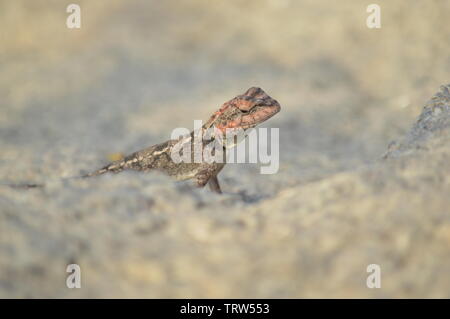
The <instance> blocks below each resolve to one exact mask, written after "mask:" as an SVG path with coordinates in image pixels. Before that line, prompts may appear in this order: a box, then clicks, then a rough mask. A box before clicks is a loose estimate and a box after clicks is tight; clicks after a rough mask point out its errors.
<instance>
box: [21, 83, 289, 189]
mask: <svg viewBox="0 0 450 319" xmlns="http://www.w3.org/2000/svg"><path fill="white" fill-rule="evenodd" d="M279 111H280V104H279V103H278V102H277V101H276V100H274V99H273V98H271V97H270V96H269V95H267V94H266V93H265V92H264V91H263V90H262V89H261V88H257V87H252V88H250V89H248V90H247V91H246V92H245V93H244V94H242V95H238V96H236V97H235V98H233V99H231V100H230V101H228V102H225V103H224V104H223V105H222V107H221V108H220V109H219V110H218V111H216V112H215V113H214V114H213V115H212V116H211V117H210V119H209V120H208V121H207V122H206V123H205V124H204V125H203V126H202V128H201V130H202V131H206V130H208V129H210V128H215V129H216V130H219V132H222V133H224V134H225V131H226V130H227V129H236V128H240V129H242V130H244V131H245V130H247V129H249V128H253V127H255V126H256V125H258V124H260V123H262V122H264V121H266V120H267V119H269V118H271V117H272V116H274V115H275V114H277V113H278V112H279ZM197 133H198V132H197ZM215 138H216V136H215V135H212V136H211V137H210V138H209V139H207V140H205V139H201V141H198V142H199V143H202V144H203V145H202V147H204V146H205V145H206V144H209V143H211V141H212V140H213V139H215ZM180 142H181V143H196V141H195V138H194V131H193V132H191V134H190V135H189V136H184V137H181V138H180V139H177V140H168V141H166V142H163V143H160V144H156V145H153V146H150V147H148V148H145V149H143V150H140V151H137V152H135V153H132V154H131V155H129V156H126V157H125V158H123V159H122V160H119V161H115V162H112V163H110V164H108V165H106V166H104V167H103V168H101V169H99V170H96V171H94V172H92V173H89V174H86V175H83V176H81V177H92V176H97V175H101V174H105V173H108V172H111V173H118V172H121V171H123V170H137V171H150V170H159V171H163V172H165V173H166V174H168V175H169V176H172V177H174V178H175V179H176V180H187V179H194V180H195V183H196V185H197V186H198V187H204V186H205V185H206V184H209V186H210V189H211V190H212V191H214V192H216V193H221V192H222V191H221V188H220V184H219V181H218V179H217V174H218V173H219V172H220V171H221V170H222V168H223V167H224V166H225V164H226V163H225V160H224V161H221V162H209V163H208V162H205V161H202V162H200V163H198V162H190V163H186V162H179V163H176V162H174V161H173V160H172V157H171V154H172V150H173V148H174V147H175V145H177V144H178V143H180ZM190 149H191V152H192V154H191V155H192V156H194V154H193V152H194V149H195V147H191V148H190ZM226 149H227V145H223V150H224V152H223V154H224V157H226ZM27 186H28V187H38V186H41V185H36V184H34V185H33V184H29V185H27Z"/></svg>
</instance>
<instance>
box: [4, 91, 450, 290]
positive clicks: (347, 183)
mask: <svg viewBox="0 0 450 319" xmlns="http://www.w3.org/2000/svg"><path fill="white" fill-rule="evenodd" d="M449 88H450V87H449V86H444V87H442V89H441V92H439V93H437V94H436V95H435V96H434V97H433V98H432V99H431V100H430V101H429V102H428V103H427V104H426V106H425V108H424V110H423V112H422V114H421V115H420V117H419V119H418V121H417V123H416V124H415V125H414V126H413V128H412V129H411V131H410V132H409V133H408V134H407V135H406V136H405V138H403V139H402V140H400V141H399V142H396V143H393V144H392V145H391V147H390V149H389V150H388V152H387V154H386V155H385V157H384V159H380V160H379V161H378V162H376V163H374V164H371V165H366V166H363V167H360V168H356V169H352V170H347V171H343V172H340V173H336V174H331V175H330V176H328V177H325V178H321V179H318V180H316V181H312V182H308V183H305V184H301V185H300V184H299V185H294V186H291V187H287V188H284V189H282V190H281V191H280V192H279V193H277V194H274V195H273V196H271V197H268V198H265V199H259V200H258V199H254V200H250V201H249V200H248V199H246V198H245V196H244V195H243V194H239V193H238V194H236V193H234V194H233V193H228V194H225V195H224V196H217V195H214V194H211V193H209V192H207V191H199V190H195V189H192V188H190V187H187V186H186V185H184V184H176V185H174V184H173V183H172V181H170V180H168V179H167V178H166V177H164V176H158V175H154V174H147V175H145V174H134V173H125V174H121V175H117V176H103V177H101V178H98V179H92V180H83V181H69V182H60V181H58V180H56V181H53V182H51V181H49V185H48V187H46V188H45V189H33V190H28V191H24V190H17V189H9V188H2V189H1V193H0V207H1V209H0V297H63V298H72V297H190V298H193V297H271V298H277V297H286V298H290V297H388V298H392V297H447V298H448V297H450V289H449V288H450V274H449V269H450V212H449V210H450V209H449V207H450V201H449V196H448V194H449V193H450V177H449V176H450V175H449V174H448V172H449V171H450V126H449V123H450V96H449V93H448V90H449ZM248 182H249V181H248V180H246V181H245V183H248ZM267 183H270V179H269V178H267ZM71 263H76V264H79V265H80V267H81V271H82V288H81V289H68V288H67V287H66V283H65V281H66V276H67V275H68V273H66V267H67V265H68V264H71ZM370 264H378V265H380V267H381V278H382V279H381V285H382V286H381V288H380V289H369V288H367V286H366V278H367V276H368V273H367V272H366V269H367V266H368V265H370Z"/></svg>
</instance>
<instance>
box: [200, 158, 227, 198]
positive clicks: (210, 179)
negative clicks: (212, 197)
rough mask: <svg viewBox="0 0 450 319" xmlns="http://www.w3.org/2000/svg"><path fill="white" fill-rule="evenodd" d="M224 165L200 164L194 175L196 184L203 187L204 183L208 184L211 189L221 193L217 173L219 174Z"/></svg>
mask: <svg viewBox="0 0 450 319" xmlns="http://www.w3.org/2000/svg"><path fill="white" fill-rule="evenodd" d="M224 166H225V164H224V163H212V164H202V167H201V169H200V170H199V172H198V173H197V174H196V175H195V180H196V184H197V186H198V187H204V186H205V185H206V184H209V188H210V189H211V191H213V192H216V193H218V194H221V193H222V190H221V189H220V184H219V180H218V179H217V174H219V172H220V171H221V170H222V168H223V167H224Z"/></svg>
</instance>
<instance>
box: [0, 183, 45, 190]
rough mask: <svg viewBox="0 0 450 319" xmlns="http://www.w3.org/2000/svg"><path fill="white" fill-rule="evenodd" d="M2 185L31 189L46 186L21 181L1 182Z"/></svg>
mask: <svg viewBox="0 0 450 319" xmlns="http://www.w3.org/2000/svg"><path fill="white" fill-rule="evenodd" d="M0 185H2V186H8V187H11V188H25V189H29V188H38V187H44V186H45V185H44V184H33V183H19V184H3V183H2V184H0Z"/></svg>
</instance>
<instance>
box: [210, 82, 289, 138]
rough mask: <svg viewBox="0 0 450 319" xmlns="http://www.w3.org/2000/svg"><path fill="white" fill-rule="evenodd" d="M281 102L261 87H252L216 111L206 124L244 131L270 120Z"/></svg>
mask: <svg viewBox="0 0 450 319" xmlns="http://www.w3.org/2000/svg"><path fill="white" fill-rule="evenodd" d="M280 108H281V107H280V104H279V103H278V102H277V101H276V100H274V99H272V98H271V97H270V96H269V95H267V94H266V92H264V91H263V90H262V89H261V88H258V87H252V88H250V89H248V90H247V91H246V92H245V93H244V94H242V95H238V96H236V97H235V98H234V99H231V100H230V101H228V102H225V103H224V104H223V105H222V107H221V108H220V109H219V110H218V111H216V112H215V113H214V114H213V115H212V116H211V118H210V119H209V121H208V122H207V123H206V124H205V127H206V128H209V127H211V126H214V127H215V128H217V129H219V130H221V131H222V132H223V133H225V130H226V129H243V130H244V131H245V130H247V129H249V128H252V127H255V126H256V125H258V124H260V123H262V122H264V121H266V120H268V119H269V118H271V117H272V116H274V115H275V114H277V113H278V112H279V111H280Z"/></svg>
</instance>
